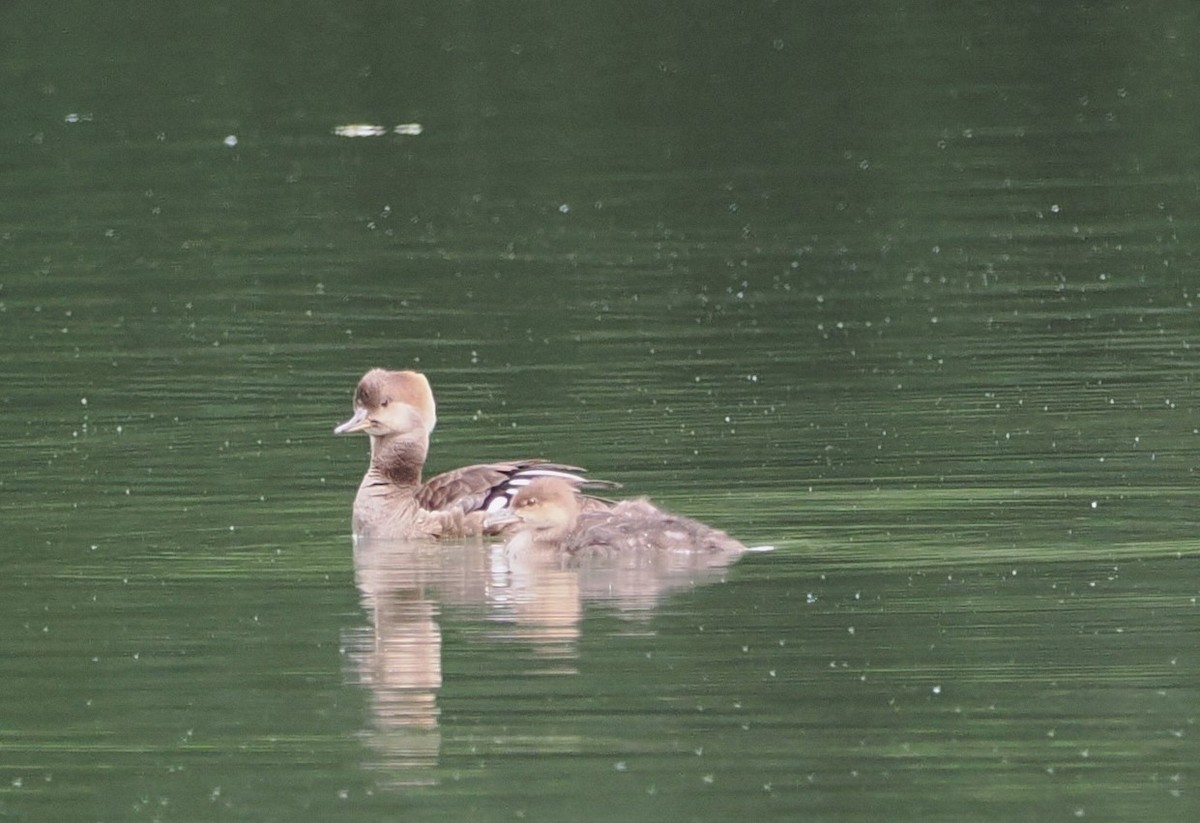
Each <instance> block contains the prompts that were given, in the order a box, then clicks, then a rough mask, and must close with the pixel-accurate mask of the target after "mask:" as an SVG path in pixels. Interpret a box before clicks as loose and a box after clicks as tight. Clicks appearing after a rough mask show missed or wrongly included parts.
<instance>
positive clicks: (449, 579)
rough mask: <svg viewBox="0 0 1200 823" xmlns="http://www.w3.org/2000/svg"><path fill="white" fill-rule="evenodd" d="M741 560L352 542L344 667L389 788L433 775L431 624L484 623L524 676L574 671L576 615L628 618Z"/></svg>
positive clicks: (436, 662) (434, 633)
mask: <svg viewBox="0 0 1200 823" xmlns="http://www.w3.org/2000/svg"><path fill="white" fill-rule="evenodd" d="M741 554H742V551H741V550H730V551H706V552H702V553H697V552H690V553H688V552H666V553H662V552H634V553H630V554H610V555H575V556H572V555H566V554H564V553H563V552H561V551H558V550H556V549H555V548H554V547H553V546H546V545H542V544H538V543H533V544H528V545H523V544H520V543H512V542H510V543H509V544H507V545H505V544H487V543H483V542H479V541H469V540H461V541H441V542H436V543H435V542H427V541H421V542H406V541H395V540H359V541H358V542H357V543H356V544H355V546H354V567H355V581H356V583H357V585H358V589H359V594H360V598H361V602H362V606H363V610H364V612H365V613H366V614H367V616H368V618H369V625H368V626H363V627H361V628H359V629H356V630H353V631H350V632H348V633H347V634H346V636H345V639H346V647H347V648H346V653H347V658H348V660H349V661H350V662H351V664H352V666H353V674H354V677H355V679H356V681H357V682H358V683H360V684H361V685H363V686H364V687H366V689H367V690H368V692H369V694H370V707H371V728H370V729H368V730H367V732H366V738H367V740H368V742H369V745H370V746H371V747H372V748H373V749H374V750H375V751H377V752H378V754H379V755H380V757H381V758H382V760H381V762H380V763H379V764H378V765H379V766H380V767H381V768H385V769H387V770H388V771H389V773H390V775H391V780H392V781H394V782H396V783H398V784H402V783H412V782H424V780H426V779H430V778H422V777H421V776H420V775H421V772H423V771H427V770H428V769H429V768H430V767H432V766H435V765H436V764H437V760H438V755H439V752H440V745H441V739H440V734H439V731H438V718H439V713H440V710H439V708H438V691H439V690H440V688H441V685H442V659H441V652H442V634H441V627H440V625H439V622H438V620H439V617H440V616H441V614H442V612H443V610H444V609H447V608H450V609H453V610H455V611H456V612H458V611H461V612H463V613H465V614H467V615H471V614H474V615H476V616H477V619H481V623H482V626H481V629H482V631H481V634H482V635H483V636H485V637H486V638H487V639H488V640H489V641H496V640H499V641H501V642H505V643H513V644H519V645H521V646H523V647H525V648H527V649H530V650H532V652H533V654H532V657H531V658H530V659H531V661H532V662H531V664H530V665H531V666H532V670H533V671H536V672H537V673H542V674H549V673H554V674H571V673H574V672H575V671H576V668H575V666H576V660H577V658H578V649H579V639H580V633H581V626H582V622H583V616H584V604H585V603H589V602H590V603H596V604H601V605H606V606H608V607H609V608H611V609H614V610H615V611H616V612H617V613H618V614H620V615H624V616H626V617H629V618H631V619H637V618H639V617H642V616H647V615H649V614H651V613H652V610H653V608H654V607H655V606H656V605H657V604H658V603H659V602H661V600H662V599H663V598H664V597H665V596H666V595H667V594H669V593H670V592H674V591H678V590H680V589H688V588H694V587H697V586H701V585H705V584H707V583H712V582H715V581H719V580H722V579H723V578H724V577H725V574H726V570H727V568H728V566H729V564H730V563H732V562H733V561H734V560H736V559H737V558H738V557H739V556H740V555H741Z"/></svg>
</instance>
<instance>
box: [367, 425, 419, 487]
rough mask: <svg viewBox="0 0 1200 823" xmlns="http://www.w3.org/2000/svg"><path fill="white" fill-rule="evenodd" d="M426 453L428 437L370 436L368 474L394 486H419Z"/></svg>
mask: <svg viewBox="0 0 1200 823" xmlns="http://www.w3.org/2000/svg"><path fill="white" fill-rule="evenodd" d="M428 452H429V437H428V435H411V436H406V437H399V436H395V435H393V436H390V437H372V438H371V468H370V469H369V470H368V471H367V474H368V475H372V476H374V477H376V478H378V479H379V480H381V481H385V482H387V483H390V484H392V485H393V486H419V485H421V468H422V467H423V466H424V465H425V455H426V454H427V453H428Z"/></svg>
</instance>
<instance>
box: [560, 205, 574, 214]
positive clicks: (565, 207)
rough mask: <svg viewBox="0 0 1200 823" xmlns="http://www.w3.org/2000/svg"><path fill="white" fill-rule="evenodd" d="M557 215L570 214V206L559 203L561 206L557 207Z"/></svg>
mask: <svg viewBox="0 0 1200 823" xmlns="http://www.w3.org/2000/svg"><path fill="white" fill-rule="evenodd" d="M558 213H559V214H570V213H571V206H570V205H569V204H567V203H561V204H559V207H558Z"/></svg>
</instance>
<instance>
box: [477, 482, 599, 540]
mask: <svg viewBox="0 0 1200 823" xmlns="http://www.w3.org/2000/svg"><path fill="white" fill-rule="evenodd" d="M578 516H579V492H578V491H577V489H576V488H575V486H574V485H573V484H572V483H570V482H569V481H567V480H564V479H562V478H559V477H539V478H537V479H535V480H531V481H530V482H529V485H527V486H524V487H522V488H521V489H519V490H518V491H517V493H516V494H515V495H513V498H512V501H511V502H510V503H509V504H508V508H506V509H502V510H500V511H498V512H495V513H493V514H492V515H489V516H488V520H487V522H488V524H489V525H491V526H499V525H505V524H509V523H512V524H515V527H514V528H515V530H516V531H518V532H527V533H529V534H530V535H531V536H532V537H533V539H534V540H536V541H539V542H553V541H558V540H561V539H562V538H563V537H565V536H566V534H567V533H568V532H570V531H571V529H573V528H574V527H575V519H576V518H577V517H578Z"/></svg>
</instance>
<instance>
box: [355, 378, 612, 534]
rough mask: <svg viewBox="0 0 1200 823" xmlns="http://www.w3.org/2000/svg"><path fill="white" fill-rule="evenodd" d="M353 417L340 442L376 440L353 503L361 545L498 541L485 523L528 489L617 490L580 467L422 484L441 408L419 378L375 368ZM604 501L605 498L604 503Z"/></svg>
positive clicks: (514, 469)
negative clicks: (542, 482) (538, 484)
mask: <svg viewBox="0 0 1200 823" xmlns="http://www.w3.org/2000/svg"><path fill="white" fill-rule="evenodd" d="M353 408H354V413H353V415H352V416H351V417H350V419H349V420H346V421H345V422H344V423H341V424H340V425H338V426H337V427H335V428H334V430H333V432H334V434H339V435H342V434H356V433H363V434H366V435H368V436H369V437H370V441H371V457H370V462H369V464H368V466H367V472H366V474H365V475H363V479H362V482H361V483H360V484H359V487H358V492H357V493H356V494H355V496H354V508H353V515H352V518H351V526H352V531H353V535H354V539H355V540H356V541H357V540H362V539H414V538H437V537H469V536H475V535H480V534H484V533H489V534H496V533H501V532H503V531H504V529H505V528H506V526H504V525H496V524H488V523H486V522H485V521H486V519H487V516H488V514H489V512H492V511H497V510H501V509H504V508H506V507H507V506H508V504H509V502H510V501H511V498H512V496H513V495H515V494H516V492H517V491H518V490H519V489H521V488H522V487H523V486H525V485H527V484H528V483H530V482H532V481H533V480H535V479H540V478H553V479H556V480H559V481H561V482H563V483H565V484H566V485H567V486H568V487H572V488H580V489H584V488H590V489H598V488H617V487H618V486H619V485H620V484H618V483H614V482H611V481H606V480H598V479H595V478H589V477H585V476H584V473H585V470H584V469H582V468H579V467H578V466H569V465H566V464H563V463H552V462H548V461H546V460H541V459H536V458H530V459H524V460H508V461H502V462H497V463H478V464H475V465H470V466H463V467H461V468H458V469H453V470H451V471H448V472H445V473H443V474H439V475H436V476H435V477H431V478H429V479H428V480H425V481H422V479H421V472H422V470H423V469H424V466H425V458H426V456H427V455H428V452H429V435H430V433H431V432H432V431H433V428H434V426H435V425H436V424H437V404H436V403H435V402H434V399H433V390H432V388H431V387H430V385H429V379H428V378H427V377H426V376H425V375H424V374H422V373H420V372H417V371H412V370H400V371H391V370H387V369H382V368H373V369H371V370H369V371H368V372H367V373H366V374H364V375H363V377H362V379H361V380H359V381H358V387H357V388H356V389H355V392H354V403H353ZM597 500H598V498H597Z"/></svg>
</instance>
